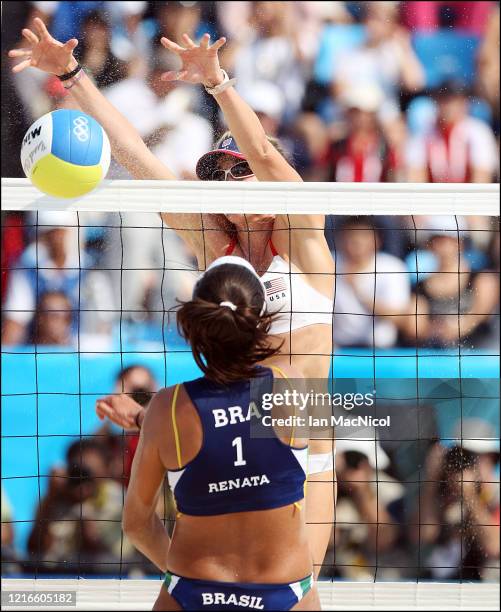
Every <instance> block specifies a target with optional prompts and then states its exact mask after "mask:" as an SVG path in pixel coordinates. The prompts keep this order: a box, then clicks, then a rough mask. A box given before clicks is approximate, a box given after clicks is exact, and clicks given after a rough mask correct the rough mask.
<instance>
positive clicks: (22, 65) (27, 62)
mask: <svg viewBox="0 0 501 612" xmlns="http://www.w3.org/2000/svg"><path fill="white" fill-rule="evenodd" d="M28 66H31V58H30V59H26V60H24V61H23V62H21V63H20V64H17V65H16V66H14V67H13V68H12V72H21V70H24V69H25V68H28Z"/></svg>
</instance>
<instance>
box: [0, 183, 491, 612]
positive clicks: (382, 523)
mask: <svg viewBox="0 0 501 612" xmlns="http://www.w3.org/2000/svg"><path fill="white" fill-rule="evenodd" d="M498 199H499V186H498V185H452V184H451V185H446V184H443V185H437V184H435V185H430V184H423V185H411V184H341V183H337V184H335V183H334V184H332V183H331V184H327V183H275V184H273V183H250V184H249V183H247V184H241V183H237V182H233V183H232V182H230V183H210V182H204V183H200V182H182V183H181V182H163V181H106V182H105V183H104V185H103V187H101V188H99V189H98V190H97V191H95V192H94V193H92V194H90V195H89V196H87V197H85V198H83V199H80V200H74V201H62V200H54V199H51V198H49V197H47V196H42V195H40V193H39V192H38V191H37V190H36V189H35V188H33V187H32V186H31V185H30V184H29V183H28V181H25V180H21V179H2V237H3V244H4V246H3V249H2V304H3V323H2V341H3V343H2V474H1V477H2V502H3V503H2V575H3V577H4V580H3V585H4V586H3V590H4V591H7V590H20V589H25V590H29V591H32V592H39V593H42V592H43V591H46V590H49V589H50V590H69V591H72V590H76V591H77V605H78V607H79V608H80V609H92V608H93V607H96V606H99V605H101V604H103V605H104V607H105V609H146V608H148V607H151V605H152V603H153V602H154V599H155V596H156V594H157V593H158V589H159V585H160V582H159V579H160V578H161V576H160V574H159V572H158V569H157V568H155V567H154V566H153V565H152V564H151V563H150V562H149V561H148V560H146V559H145V558H144V557H143V556H142V555H140V554H139V553H138V552H137V551H136V550H135V549H134V547H133V546H132V545H131V543H130V542H128V540H127V538H126V537H125V536H124V535H123V533H122V530H121V515H122V509H123V503H124V496H125V491H126V487H127V483H128V477H129V474H130V467H131V463H132V458H133V455H134V452H135V448H136V445H137V435H135V434H131V433H127V432H124V431H123V430H121V429H119V428H117V427H115V426H111V425H109V424H103V423H102V422H101V421H99V419H98V418H97V416H96V414H95V409H94V406H95V401H96V399H97V398H99V397H102V396H106V395H109V394H111V393H121V392H125V393H128V394H130V395H131V396H132V397H133V398H134V399H135V400H136V401H138V402H139V403H144V404H145V403H147V401H148V399H149V397H150V396H151V393H153V392H154V391H156V390H157V389H158V388H160V387H162V386H168V385H172V384H175V383H177V382H182V381H183V380H189V379H191V378H195V377H196V376H198V375H199V370H198V368H197V366H196V364H195V362H194V360H193V358H192V356H191V352H190V349H189V347H188V346H187V345H186V344H185V342H184V341H183V340H182V338H180V337H179V335H178V333H177V330H176V325H175V316H174V314H173V313H172V312H171V311H172V308H173V307H174V306H175V304H176V300H177V299H186V298H188V297H189V296H190V295H191V291H192V288H193V285H194V283H195V282H196V279H197V276H198V275H199V273H200V269H199V265H198V264H197V262H196V261H195V260H194V258H193V256H192V254H191V253H190V252H189V250H188V249H187V248H186V247H185V245H184V243H183V242H182V240H181V239H180V238H179V236H178V235H177V234H178V232H179V231H182V230H183V229H184V228H183V227H182V223H181V221H180V224H181V225H179V226H176V227H173V226H172V227H167V226H166V225H165V223H163V222H162V220H161V219H160V216H159V215H158V213H159V212H169V213H175V214H179V215H181V214H183V213H200V214H203V216H204V223H205V219H206V215H214V219H217V220H218V223H214V224H212V223H209V224H207V223H206V225H205V226H204V227H203V228H202V230H201V231H202V237H203V241H204V244H205V243H206V242H208V241H210V240H212V239H213V236H214V232H228V231H229V229H230V231H231V228H232V224H231V222H230V221H228V219H227V216H230V215H238V214H241V215H254V214H274V215H277V216H278V215H284V216H286V218H288V219H289V222H290V223H289V224H288V225H289V228H288V229H287V230H286V231H288V232H289V234H290V240H291V243H292V241H293V237H294V234H293V232H300V231H301V228H298V227H297V224H296V225H295V224H294V222H293V219H294V215H298V214H306V213H308V214H322V215H326V220H325V229H323V228H320V227H319V228H318V230H319V231H325V236H326V239H327V243H328V245H329V248H330V250H331V252H332V256H333V259H334V261H335V264H336V273H335V275H334V279H333V280H334V283H333V285H334V292H333V296H332V297H333V311H332V321H333V330H332V338H331V343H330V348H329V357H330V373H329V380H330V382H331V384H332V389H333V391H335V392H338V393H340V394H341V395H343V397H344V398H345V399H346V397H347V396H350V398H351V399H353V396H354V395H356V394H362V395H363V394H364V393H365V392H367V391H369V392H370V393H373V394H374V403H373V404H372V408H371V410H370V411H369V412H368V413H367V414H365V416H367V417H369V416H370V417H372V416H377V417H379V418H380V419H383V421H384V424H383V425H382V426H374V425H372V424H371V421H370V419H369V420H368V421H367V420H365V421H362V425H358V426H354V427H351V428H347V430H346V432H345V433H344V434H343V433H342V432H341V431H340V429H342V428H337V431H336V437H337V439H338V451H337V476H336V480H337V486H338V500H337V504H336V509H335V512H334V515H333V516H332V535H331V542H330V545H329V548H328V551H327V555H326V558H325V561H324V564H323V565H322V567H321V568H320V593H321V599H322V605H323V607H324V609H350V608H351V609H377V608H383V607H384V609H392V608H393V609H411V608H412V609H497V608H498V604H497V599H498V594H499V546H498V545H497V544H496V543H497V542H498V541H499V353H500V350H499V337H498V330H499V298H498V297H497V295H498V290H499V218H498ZM179 219H182V217H181V216H179ZM230 219H231V217H230ZM296 273H298V272H296ZM273 290H274V288H273V287H270V291H273ZM291 297H292V309H293V311H294V309H295V308H298V310H299V311H302V310H303V309H302V308H301V296H295V295H292V296H291ZM329 333H330V332H329ZM295 350H297V351H298V352H300V351H301V350H302V347H299V348H298V347H295V346H294V344H293V345H292V348H291V353H292V355H291V357H294V355H295V352H294V351H295ZM308 350H309V351H310V353H311V354H312V355H313V354H314V353H315V349H311V348H310V349H308ZM352 408H353V407H351V408H350V407H348V408H347V411H348V412H349V413H350V414H351V413H352V412H353V410H352ZM367 423H369V424H368V425H367ZM332 491H333V494H334V482H332ZM158 512H159V514H160V515H161V516H162V518H163V520H164V521H165V524H166V526H167V528H168V529H169V531H172V528H173V524H174V521H175V507H174V504H173V500H172V495H171V493H170V491H169V490H168V487H167V486H165V487H164V492H163V495H162V499H161V501H160V504H159V508H158ZM103 578H104V579H106V580H104V581H103V580H102V579H103ZM97 579H101V580H97ZM4 594H5V593H4ZM3 603H4V604H5V605H8V603H9V602H7V601H4V602H3Z"/></svg>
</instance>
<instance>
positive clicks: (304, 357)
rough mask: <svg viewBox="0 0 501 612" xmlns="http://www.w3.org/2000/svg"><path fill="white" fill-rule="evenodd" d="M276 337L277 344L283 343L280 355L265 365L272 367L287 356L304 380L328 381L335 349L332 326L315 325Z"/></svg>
mask: <svg viewBox="0 0 501 612" xmlns="http://www.w3.org/2000/svg"><path fill="white" fill-rule="evenodd" d="M276 337H277V339H278V340H277V342H282V341H283V345H282V348H281V349H280V354H279V355H278V356H276V357H272V358H271V359H268V360H267V361H265V362H264V363H263V365H272V364H273V363H274V362H275V361H277V360H283V358H284V355H285V356H287V358H288V359H289V360H290V364H291V366H293V367H294V368H295V369H297V370H298V371H299V372H301V374H302V375H303V377H304V378H323V379H328V377H329V368H330V365H331V356H332V349H333V342H332V326H331V325H326V324H325V323H315V324H313V325H308V326H307V327H301V328H299V329H296V330H294V331H293V332H292V333H290V334H278V335H277V336H276Z"/></svg>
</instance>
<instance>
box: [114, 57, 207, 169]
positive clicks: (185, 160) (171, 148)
mask: <svg viewBox="0 0 501 612" xmlns="http://www.w3.org/2000/svg"><path fill="white" fill-rule="evenodd" d="M178 69H179V59H178V58H177V57H176V56H175V55H174V54H173V53H170V54H166V53H165V54H162V53H159V54H157V55H155V56H154V58H153V59H152V61H151V63H150V65H149V68H148V70H149V73H148V77H147V79H144V78H142V77H140V76H131V77H129V78H127V79H125V80H123V81H121V82H120V83H117V84H115V85H113V86H112V87H109V88H107V89H106V90H105V91H104V92H103V93H104V95H105V96H106V97H107V98H108V100H109V101H110V102H111V103H112V104H113V105H114V106H115V107H116V108H117V109H118V110H119V111H120V112H121V113H122V114H123V115H125V117H126V118H127V119H128V120H129V121H130V122H131V123H132V125H133V126H134V127H135V128H136V129H137V130H138V131H139V133H140V134H141V137H142V138H143V139H144V140H145V141H146V143H147V144H148V146H149V147H150V148H151V150H152V151H153V153H154V154H155V156H157V157H159V158H160V159H161V160H162V161H163V162H164V163H165V164H167V165H168V166H169V168H172V171H173V172H175V173H176V175H178V176H180V178H184V179H192V180H194V179H196V174H195V166H196V162H197V160H198V159H199V158H200V157H201V156H202V155H203V154H204V153H205V152H206V151H208V150H209V149H210V145H211V144H212V128H211V126H210V124H209V122H208V121H207V120H206V119H204V118H203V117H201V116H199V115H198V114H195V113H194V112H193V109H194V106H195V105H196V102H197V93H196V89H195V88H193V87H189V86H186V85H185V84H182V83H180V82H178V81H163V80H161V79H160V76H161V74H162V73H163V72H167V71H169V70H178ZM112 171H113V176H114V177H115V178H126V177H127V175H126V174H124V171H123V170H121V169H118V168H117V167H116V166H115V167H113V168H112Z"/></svg>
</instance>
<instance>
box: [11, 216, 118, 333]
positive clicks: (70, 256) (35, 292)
mask: <svg viewBox="0 0 501 612" xmlns="http://www.w3.org/2000/svg"><path fill="white" fill-rule="evenodd" d="M37 215H38V216H37V227H38V230H37V232H36V234H37V237H38V240H35V241H33V242H32V243H31V244H30V245H29V246H28V247H27V248H26V249H25V251H24V253H23V254H22V256H21V257H20V259H19V262H18V264H17V266H16V268H15V269H14V270H13V271H12V274H11V276H10V279H9V286H8V288H7V297H6V300H5V304H4V320H3V326H2V342H3V343H5V344H7V345H12V344H20V343H22V342H26V341H27V339H28V338H29V336H30V326H31V325H32V323H33V318H34V315H35V313H36V308H37V304H38V303H39V301H40V300H41V298H42V297H43V296H44V294H46V293H53V292H57V293H63V294H64V295H65V296H66V297H67V299H68V301H69V302H70V303H71V310H72V313H73V317H72V331H73V333H77V332H78V333H79V332H80V331H85V332H86V333H88V334H96V335H102V334H106V333H109V331H110V323H111V319H112V317H114V314H113V312H112V311H113V296H112V294H111V290H110V288H109V286H108V284H107V283H106V281H105V278H104V276H103V275H102V274H100V273H99V272H97V271H92V270H90V269H89V263H90V262H89V261H88V258H87V256H86V253H85V252H84V251H82V250H81V249H80V247H79V235H78V233H79V232H78V222H77V219H76V215H75V213H66V212H49V211H40V212H38V213H37ZM80 309H86V310H88V311H89V312H85V313H82V317H81V321H80V320H79V311H80ZM94 339H95V340H96V341H97V339H98V338H97V336H96V337H95V338H94Z"/></svg>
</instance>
